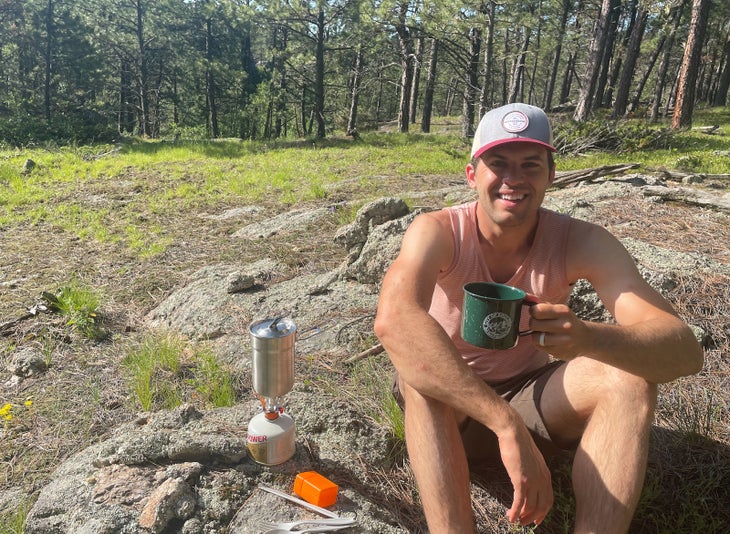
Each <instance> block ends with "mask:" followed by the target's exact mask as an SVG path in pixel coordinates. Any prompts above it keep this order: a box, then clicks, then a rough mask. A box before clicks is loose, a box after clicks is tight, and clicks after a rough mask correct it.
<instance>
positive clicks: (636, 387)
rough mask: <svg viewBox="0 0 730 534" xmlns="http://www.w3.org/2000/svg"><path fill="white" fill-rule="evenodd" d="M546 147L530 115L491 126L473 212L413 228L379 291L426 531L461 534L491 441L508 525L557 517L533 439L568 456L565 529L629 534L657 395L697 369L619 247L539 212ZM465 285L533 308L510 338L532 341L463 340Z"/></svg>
mask: <svg viewBox="0 0 730 534" xmlns="http://www.w3.org/2000/svg"><path fill="white" fill-rule="evenodd" d="M554 150H555V149H554V147H553V140H552V131H551V128H550V123H549V120H548V118H547V116H546V115H545V113H544V112H543V111H542V110H540V109H539V108H536V107H533V106H528V105H525V104H511V105H507V106H504V107H501V108H498V109H494V110H492V111H490V112H489V113H487V114H486V115H485V116H484V117H483V118H482V120H481V122H480V124H479V127H478V128H477V131H476V134H475V136H474V142H473V146H472V152H471V153H472V161H471V163H469V164H468V165H467V166H466V178H467V183H468V185H469V187H470V188H472V189H474V190H475V192H476V195H477V200H476V201H475V202H473V203H469V204H466V205H463V206H457V207H455V208H447V209H444V210H440V211H436V212H431V213H427V214H423V215H420V216H419V217H417V218H416V219H415V220H414V221H413V223H412V224H411V226H410V227H409V229H408V231H407V232H406V234H405V236H404V238H403V243H402V246H401V251H400V254H399V256H398V258H397V259H396V260H395V262H394V263H393V265H392V266H391V268H390V269H389V270H388V273H387V274H386V276H385V278H384V280H383V287H382V292H381V296H380V303H379V306H378V314H377V318H376V322H375V331H376V334H377V335H378V337H379V338H380V340H381V341H382V343H383V346H384V347H385V349H386V350H387V352H388V355H389V356H390V358H391V360H392V362H393V365H394V366H395V368H396V371H397V375H398V381H397V385H398V388H399V392H400V394H401V395H402V400H403V402H404V409H405V427H406V444H407V447H408V454H409V457H410V461H411V466H412V469H413V472H414V475H415V478H416V481H417V484H418V488H419V491H420V495H421V501H422V503H423V508H424V513H425V516H426V520H427V522H428V526H429V529H430V531H431V533H432V534H439V533H444V532H454V533H458V534H463V533H467V532H473V530H474V524H473V517H472V510H471V501H470V490H469V467H468V466H469V463H468V462H469V461H479V460H480V459H482V457H483V456H485V455H487V454H488V453H487V452H486V450H487V448H488V446H489V444H488V442H489V440H490V439H491V440H494V442H495V445H496V446H498V454H499V458H501V461H502V462H503V464H504V467H505V468H506V471H507V474H508V475H509V478H510V481H511V483H512V485H513V487H514V494H513V502H512V506H511V508H510V509H509V510H508V511H507V518H508V520H509V521H510V522H513V523H519V524H521V525H528V524H531V523H535V524H539V523H540V522H541V521H542V520H543V519H544V518H545V516H546V515H547V513H548V511H549V510H550V508H551V506H552V504H553V493H552V487H551V478H550V472H549V470H548V468H547V466H546V463H545V460H544V457H543V454H542V452H541V450H540V449H539V448H538V446H537V445H536V440H537V441H538V442H539V443H548V442H549V444H551V445H552V446H553V447H558V448H562V449H572V450H575V455H574V460H573V486H574V491H575V495H576V520H575V531H576V532H600V533H609V532H626V531H627V529H628V527H629V524H630V522H631V517H632V515H633V512H634V510H635V508H636V504H637V501H638V499H639V494H640V492H641V487H642V485H643V479H644V474H645V470H646V458H647V448H648V437H649V429H650V425H651V422H652V419H653V415H654V408H655V404H656V395H657V389H656V384H657V383H662V382H668V381H671V380H674V379H675V378H677V377H679V376H682V375H689V374H693V373H696V372H698V371H699V370H700V369H701V367H702V361H703V354H702V350H701V348H700V347H699V344H698V343H697V341H696V340H695V338H694V336H693V334H692V331H691V330H690V329H689V328H688V327H687V325H686V324H684V323H683V322H682V321H681V320H680V319H679V318H678V317H677V315H676V313H675V312H674V310H673V309H672V307H671V305H670V304H669V303H668V302H667V301H666V300H665V299H664V298H662V297H661V296H660V295H659V294H658V293H657V292H656V291H654V290H653V289H652V288H651V287H650V286H649V285H648V284H647V283H646V282H645V281H644V280H643V278H642V277H641V275H640V274H639V272H638V270H637V268H636V266H635V264H634V262H633V261H632V258H631V256H630V255H629V254H628V253H627V252H626V250H625V249H624V248H623V247H622V246H621V244H620V243H619V241H618V240H617V239H616V238H614V237H613V236H611V235H610V234H609V233H608V232H607V231H605V230H604V229H603V228H601V227H600V226H597V225H593V224H589V223H587V222H584V221H579V220H576V219H572V218H570V217H568V216H565V215H559V214H557V213H555V212H552V211H549V210H546V209H544V208H542V207H541V204H542V201H543V198H544V196H545V191H546V190H547V188H548V187H549V186H550V184H551V183H552V182H553V179H554V178H555V167H554V163H553V158H552V153H553V151H554ZM579 279H586V280H588V281H589V282H590V283H591V284H592V285H593V287H594V288H595V290H596V291H597V293H598V296H599V297H600V298H601V301H602V302H603V304H604V305H605V306H606V308H607V309H608V310H609V311H610V312H611V313H612V314H613V317H614V318H615V320H616V323H617V324H604V323H594V322H588V321H583V320H581V319H579V318H578V317H577V316H576V315H575V314H574V313H573V312H572V311H571V310H570V309H569V308H568V307H567V306H566V304H565V303H566V302H567V298H568V296H569V294H570V291H571V288H572V286H573V284H574V283H575V282H576V281H577V280H579ZM473 281H494V282H500V283H506V284H509V285H512V286H516V287H519V288H520V289H522V290H524V291H526V292H527V293H528V294H531V295H534V296H535V297H537V300H538V301H539V304H536V305H534V306H531V307H530V308H529V310H530V311H529V314H524V315H525V317H523V325H522V328H521V330H525V327H529V329H530V330H532V331H533V333H532V334H531V335H530V336H527V337H522V338H520V340H519V342H518V344H517V346H516V347H515V348H513V349H510V350H504V351H491V350H486V349H479V348H477V347H473V346H470V345H469V344H468V343H466V342H464V341H463V340H462V339H461V338H460V331H459V326H460V314H461V305H462V298H463V294H462V287H463V285H464V284H465V283H467V282H473ZM550 356H552V358H550ZM551 359H552V360H557V361H556V362H553V363H549V361H550V360H551Z"/></svg>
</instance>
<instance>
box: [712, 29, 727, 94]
mask: <svg viewBox="0 0 730 534" xmlns="http://www.w3.org/2000/svg"><path fill="white" fill-rule="evenodd" d="M722 53H723V55H724V56H725V65H724V66H723V68H722V73H721V74H720V81H719V82H718V84H717V92H716V93H715V98H714V99H713V101H712V105H713V106H724V105H726V104H727V92H728V90H729V89H730V36H728V38H727V40H726V41H725V46H724V47H723V51H722Z"/></svg>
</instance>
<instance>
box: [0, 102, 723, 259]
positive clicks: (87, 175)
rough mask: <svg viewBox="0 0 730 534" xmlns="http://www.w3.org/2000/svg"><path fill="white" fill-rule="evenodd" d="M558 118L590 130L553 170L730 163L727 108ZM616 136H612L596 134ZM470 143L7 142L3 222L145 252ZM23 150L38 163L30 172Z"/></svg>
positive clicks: (454, 156) (1, 171) (573, 129)
mask: <svg viewBox="0 0 730 534" xmlns="http://www.w3.org/2000/svg"><path fill="white" fill-rule="evenodd" d="M554 122H555V131H556V137H558V138H566V137H569V138H570V139H571V140H572V141H573V142H577V140H578V139H581V136H582V137H583V140H585V138H590V137H591V136H593V137H594V138H595V139H592V140H591V142H590V143H587V148H586V149H585V150H578V151H577V152H574V153H572V152H571V153H570V154H562V155H558V157H557V162H558V170H575V169H585V168H592V167H598V166H601V165H607V164H615V163H627V162H638V163H640V164H641V166H642V168H643V169H646V170H652V169H659V168H667V169H676V170H682V171H685V172H695V173H707V174H721V173H726V172H727V151H728V150H730V137H729V136H730V113H728V111H727V110H726V109H725V108H714V109H703V110H697V111H696V113H695V121H694V122H695V124H697V125H717V126H718V127H719V128H718V130H717V132H716V133H715V134H714V135H707V134H703V133H701V132H699V131H696V130H686V131H680V132H666V131H667V122H666V121H664V122H662V123H658V124H649V123H648V122H646V121H642V120H639V119H631V120H628V121H616V122H615V123H613V124H612V125H611V126H610V128H609V129H607V128H608V126H607V124H608V123H607V121H605V120H601V119H600V118H599V119H598V120H595V121H591V122H589V123H586V124H583V125H577V126H576V125H574V124H573V125H571V124H570V123H569V121H566V120H565V119H558V118H557V117H556V120H555V121H554ZM605 132H610V138H611V139H607V136H606V135H604V133H605ZM571 136H572V137H571ZM609 141H610V142H611V143H614V144H613V145H611V144H610V143H609V144H608V145H607V147H603V148H599V147H595V146H594V145H595V144H601V143H603V144H604V145H605V144H606V143H608V142H609ZM617 143H618V144H617ZM468 154H469V143H468V142H467V141H466V140H464V139H462V138H461V137H460V136H459V135H458V133H434V134H419V133H411V134H400V133H383V132H367V133H364V134H362V135H361V137H360V139H359V140H357V141H354V140H352V139H349V138H345V137H339V138H330V139H324V140H312V139H301V140H295V141H291V140H289V141H276V142H253V141H240V140H236V139H226V140H215V141H204V140H200V141H194V140H191V141H175V142H163V141H143V140H137V139H133V140H130V141H127V142H125V143H123V144H121V145H119V146H113V145H97V146H87V147H65V148H56V149H53V150H51V149H40V148H38V149H23V150H12V151H11V150H0V230H5V229H8V228H9V227H11V226H13V225H24V224H35V225H42V224H48V225H52V226H53V228H54V229H60V230H62V231H63V232H67V233H69V234H71V235H74V236H77V237H78V238H80V239H82V240H84V241H97V242H99V243H105V244H107V243H113V244H120V245H121V246H123V247H125V248H126V250H127V252H128V253H129V254H130V255H136V256H138V257H139V258H140V259H143V260H145V259H150V258H154V257H158V256H160V255H161V254H163V253H165V252H167V251H168V250H170V249H171V247H174V245H175V243H176V240H178V239H180V240H183V239H185V238H186V237H187V235H183V234H187V232H188V231H189V225H180V224H178V225H177V226H178V227H177V228H170V226H171V225H170V221H171V220H174V221H178V222H179V221H184V220H187V219H188V218H189V217H190V213H191V211H198V212H200V211H207V212H214V211H215V210H220V209H222V208H221V207H229V206H241V205H265V206H287V205H294V204H298V203H306V202H315V203H317V202H320V203H322V202H324V203H326V202H328V201H329V200H333V201H334V203H336V202H339V201H340V200H341V198H333V199H330V190H331V187H330V186H333V185H335V184H337V185H341V184H343V183H351V184H353V187H357V188H358V190H359V192H360V193H361V194H362V193H364V194H365V195H367V196H370V197H373V198H374V197H377V196H378V195H383V194H392V183H393V181H394V180H399V179H402V178H403V177H417V176H419V175H430V176H433V175H439V176H453V177H454V178H455V179H461V178H463V175H464V166H465V164H466V163H467V161H468ZM26 159H32V160H33V161H35V163H36V165H35V167H34V168H33V170H32V171H31V172H30V173H27V174H23V172H22V169H23V165H24V162H25V160H26ZM183 226H184V227H185V232H183V230H182V229H181V227H183ZM163 229H164V230H163Z"/></svg>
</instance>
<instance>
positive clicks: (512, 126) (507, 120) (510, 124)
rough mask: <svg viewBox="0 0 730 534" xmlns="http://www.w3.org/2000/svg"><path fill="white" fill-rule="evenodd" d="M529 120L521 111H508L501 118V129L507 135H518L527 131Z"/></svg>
mask: <svg viewBox="0 0 730 534" xmlns="http://www.w3.org/2000/svg"><path fill="white" fill-rule="evenodd" d="M529 125H530V119H528V118H527V115H525V114H524V113H522V112H521V111H510V112H509V113H507V114H506V115H505V116H504V117H502V128H504V129H505V131H508V132H509V133H519V132H524V131H525V130H527V127H528V126H529Z"/></svg>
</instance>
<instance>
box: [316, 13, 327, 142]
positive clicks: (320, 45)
mask: <svg viewBox="0 0 730 534" xmlns="http://www.w3.org/2000/svg"><path fill="white" fill-rule="evenodd" d="M324 30H325V22H324V8H322V7H320V8H319V11H318V12H317V42H316V46H315V52H314V54H315V74H314V118H315V120H316V121H317V138H318V139H324V138H325V137H326V136H327V128H326V124H325V121H324V39H325V31H324Z"/></svg>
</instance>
